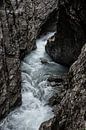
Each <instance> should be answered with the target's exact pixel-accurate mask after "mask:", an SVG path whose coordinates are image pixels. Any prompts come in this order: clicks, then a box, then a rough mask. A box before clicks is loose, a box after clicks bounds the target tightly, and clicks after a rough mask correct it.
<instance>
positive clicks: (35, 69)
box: [0, 32, 66, 130]
mask: <svg viewBox="0 0 86 130" xmlns="http://www.w3.org/2000/svg"><path fill="white" fill-rule="evenodd" d="M52 35H54V32H50V33H48V34H46V35H45V36H42V37H41V38H39V39H37V41H36V44H37V49H36V50H34V51H32V52H31V54H28V55H27V56H26V57H25V58H24V60H23V61H22V63H21V71H22V73H21V76H22V105H21V106H20V107H19V108H17V109H16V110H14V111H13V112H11V113H10V114H9V115H8V116H7V117H6V118H5V119H4V120H3V121H2V122H1V123H0V130H38V129H39V126H40V124H41V123H42V122H44V121H46V120H48V119H50V118H52V117H53V116H54V115H53V112H52V108H51V107H50V106H48V105H47V104H48V99H49V98H50V97H51V96H52V95H53V88H52V87H51V86H49V84H48V82H47V78H48V77H49V76H50V75H52V74H62V73H64V72H65V71H66V68H65V67H63V66H61V65H59V64H57V63H55V62H53V61H52V60H51V58H50V57H49V56H48V55H47V54H46V52H45V45H46V43H47V39H48V38H49V37H51V36H52ZM41 59H46V60H47V61H48V64H42V63H41Z"/></svg>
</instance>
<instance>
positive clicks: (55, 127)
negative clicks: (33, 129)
mask: <svg viewBox="0 0 86 130" xmlns="http://www.w3.org/2000/svg"><path fill="white" fill-rule="evenodd" d="M39 130H59V124H58V121H57V119H56V117H54V118H52V119H50V120H49V121H47V122H44V123H43V124H42V125H41V126H40V128H39Z"/></svg>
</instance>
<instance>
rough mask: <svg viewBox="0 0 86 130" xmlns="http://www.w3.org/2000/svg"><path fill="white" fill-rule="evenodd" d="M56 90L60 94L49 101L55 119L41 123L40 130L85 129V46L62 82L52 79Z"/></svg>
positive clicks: (57, 78) (55, 78)
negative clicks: (58, 90)
mask: <svg viewBox="0 0 86 130" xmlns="http://www.w3.org/2000/svg"><path fill="white" fill-rule="evenodd" d="M49 81H51V83H52V82H55V84H54V86H55V85H56V86H55V88H56V89H58V87H60V88H61V90H60V91H61V92H60V93H59V94H58V93H57V94H56V95H55V96H54V97H52V98H51V99H50V105H52V106H53V109H54V113H55V117H54V118H53V119H50V120H49V121H47V122H45V123H43V124H42V125H41V127H40V130H47V129H49V130H54V129H53V126H54V128H55V130H85V129H86V44H85V45H84V46H83V48H82V50H81V54H80V55H79V57H78V59H77V61H75V62H74V63H73V65H72V66H71V67H70V70H69V73H68V75H67V76H66V77H65V78H63V77H62V80H61V78H60V80H59V77H54V78H52V80H50V79H49Z"/></svg>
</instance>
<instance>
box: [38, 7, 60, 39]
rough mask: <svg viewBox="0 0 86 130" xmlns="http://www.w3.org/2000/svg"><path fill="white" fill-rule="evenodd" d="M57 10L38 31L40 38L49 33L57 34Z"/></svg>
mask: <svg viewBox="0 0 86 130" xmlns="http://www.w3.org/2000/svg"><path fill="white" fill-rule="evenodd" d="M57 13H58V11H57V9H55V10H54V11H53V12H51V13H50V14H49V16H48V18H47V19H46V20H45V21H44V23H43V24H42V25H41V27H40V29H39V31H38V37H40V36H41V35H46V33H48V32H55V31H56V22H57Z"/></svg>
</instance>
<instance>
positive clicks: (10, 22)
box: [0, 0, 57, 119]
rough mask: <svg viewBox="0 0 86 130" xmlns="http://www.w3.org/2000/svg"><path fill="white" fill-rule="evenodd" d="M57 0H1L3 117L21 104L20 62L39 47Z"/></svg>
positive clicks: (0, 98) (0, 113)
mask: <svg viewBox="0 0 86 130" xmlns="http://www.w3.org/2000/svg"><path fill="white" fill-rule="evenodd" d="M56 7H57V4H56V1H55V0H45V1H44V0H43V1H42V0H36V1H33V0H25V1H23V0H19V1H18V0H12V1H11V0H5V1H3V0H0V119H1V118H3V117H4V116H6V115H7V114H8V113H9V112H10V110H12V109H13V108H14V107H16V106H19V105H20V104H21V102H22V101H21V71H20V63H21V62H20V61H21V59H22V58H23V57H24V56H25V55H26V54H27V53H30V52H31V51H32V50H33V49H35V48H36V37H37V35H38V33H39V30H40V28H41V26H42V25H43V24H44V23H45V21H46V20H47V18H48V16H49V14H51V13H52V12H53V11H54V10H55V9H56Z"/></svg>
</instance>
